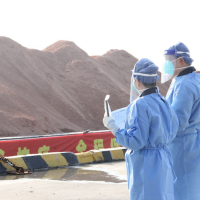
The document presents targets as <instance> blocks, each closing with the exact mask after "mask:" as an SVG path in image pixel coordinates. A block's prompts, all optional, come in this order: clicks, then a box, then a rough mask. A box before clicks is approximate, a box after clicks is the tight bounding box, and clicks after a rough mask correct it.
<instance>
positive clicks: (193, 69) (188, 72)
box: [177, 67, 196, 77]
mask: <svg viewBox="0 0 200 200" xmlns="http://www.w3.org/2000/svg"><path fill="white" fill-rule="evenodd" d="M194 71H196V69H195V68H194V67H188V68H186V69H184V70H183V71H182V72H180V73H179V74H178V75H177V77H179V76H184V75H187V74H190V73H192V72H194Z"/></svg>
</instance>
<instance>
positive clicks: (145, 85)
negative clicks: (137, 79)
mask: <svg viewBox="0 0 200 200" xmlns="http://www.w3.org/2000/svg"><path fill="white" fill-rule="evenodd" d="M141 83H142V85H143V86H144V87H146V88H152V87H156V82H155V83H143V82H141Z"/></svg>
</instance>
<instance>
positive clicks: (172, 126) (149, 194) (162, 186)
mask: <svg viewBox="0 0 200 200" xmlns="http://www.w3.org/2000/svg"><path fill="white" fill-rule="evenodd" d="M177 130H178V119H177V117H176V114H175V112H174V111H173V110H172V109H171V108H170V106H169V104H168V103H167V101H166V100H165V98H164V97H162V96H161V95H160V94H159V93H158V91H157V88H156V87H154V88H151V89H148V90H146V91H144V92H143V93H142V95H141V96H140V98H138V99H137V100H135V101H134V102H133V103H132V104H130V105H129V106H128V107H127V113H126V123H125V129H118V131H117V132H116V134H115V137H116V140H117V143H119V144H120V145H122V146H124V147H126V148H128V150H127V152H126V155H125V159H126V168H127V179H128V189H129V195H130V199H131V200H174V180H175V176H174V170H173V167H172V159H171V155H170V152H169V151H168V149H167V147H166V145H167V144H168V143H169V142H171V141H172V140H173V138H174V137H175V136H176V133H177Z"/></svg>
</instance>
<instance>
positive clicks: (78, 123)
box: [0, 37, 169, 136]
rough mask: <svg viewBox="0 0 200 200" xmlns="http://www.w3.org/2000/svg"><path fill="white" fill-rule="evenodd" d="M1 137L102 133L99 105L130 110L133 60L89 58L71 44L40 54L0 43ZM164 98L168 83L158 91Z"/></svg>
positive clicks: (115, 55)
mask: <svg viewBox="0 0 200 200" xmlns="http://www.w3.org/2000/svg"><path fill="white" fill-rule="evenodd" d="M0 46H1V48H0V136H18V135H44V134H52V133H60V132H72V131H84V130H87V129H90V130H102V129H105V127H104V126H103V123H102V118H103V114H104V107H103V100H104V97H105V95H106V94H110V95H111V97H110V100H109V102H110V105H111V109H112V110H115V109H118V108H121V107H125V106H127V105H128V104H129V93H130V77H131V70H132V69H133V67H134V65H135V63H136V62H137V60H138V59H137V58H135V57H134V56H132V55H131V54H129V53H128V52H126V51H124V50H110V51H109V52H107V53H106V54H104V55H102V56H88V54H87V53H86V52H85V51H83V50H82V49H80V48H79V47H78V46H76V44H75V43H73V42H69V41H58V42H56V43H54V44H52V45H51V46H49V47H47V48H46V49H44V50H43V51H39V50H34V49H28V48H25V47H23V46H21V45H20V44H18V43H17V42H15V41H13V40H11V39H9V38H6V37H0ZM158 86H159V88H160V91H161V93H162V94H163V95H165V94H166V91H167V88H168V87H169V83H167V84H166V85H161V84H159V83H158Z"/></svg>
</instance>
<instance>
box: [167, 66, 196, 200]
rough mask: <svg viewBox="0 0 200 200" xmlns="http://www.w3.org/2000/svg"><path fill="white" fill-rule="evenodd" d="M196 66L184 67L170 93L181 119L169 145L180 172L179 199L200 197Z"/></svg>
mask: <svg viewBox="0 0 200 200" xmlns="http://www.w3.org/2000/svg"><path fill="white" fill-rule="evenodd" d="M194 70H195V68H193V67H190V68H188V69H186V70H184V71H182V72H181V73H180V74H179V75H178V76H177V77H175V78H174V79H173V81H172V83H171V86H170V88H169V91H168V93H167V101H168V102H169V104H170V105H171V107H172V108H173V109H174V111H175V112H176V114H177V117H178V120H179V123H180V125H179V129H178V133H177V136H176V138H175V139H174V141H173V142H172V143H171V144H170V145H169V149H170V151H171V153H172V158H173V162H174V168H175V173H176V175H177V181H176V183H175V199H176V200H197V199H198V200H199V199H200V131H199V130H200V75H199V74H197V73H195V72H194Z"/></svg>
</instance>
